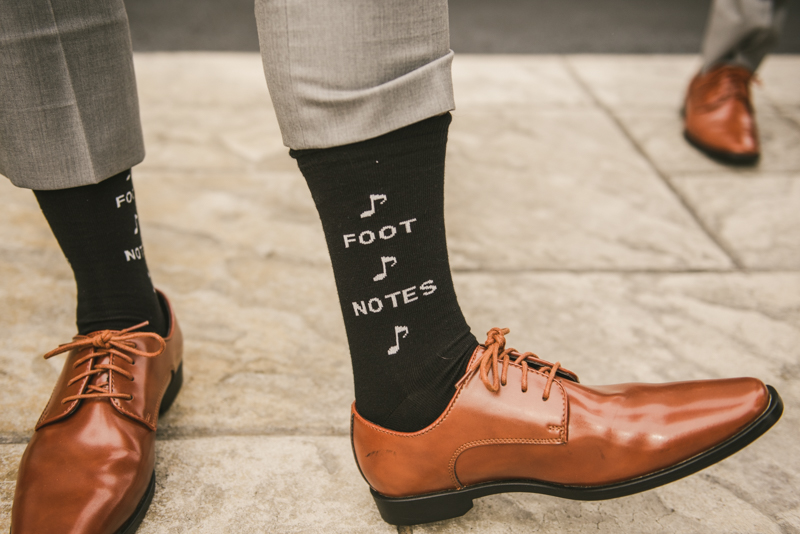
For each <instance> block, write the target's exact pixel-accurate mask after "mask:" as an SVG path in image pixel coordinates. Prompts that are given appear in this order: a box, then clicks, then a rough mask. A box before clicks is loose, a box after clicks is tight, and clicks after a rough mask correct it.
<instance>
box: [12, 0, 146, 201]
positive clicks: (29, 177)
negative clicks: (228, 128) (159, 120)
mask: <svg viewBox="0 0 800 534" xmlns="http://www.w3.org/2000/svg"><path fill="white" fill-rule="evenodd" d="M143 158H144V143H143V140H142V132H141V126H140V122H139V104H138V100H137V96H136V80H135V78H134V72H133V59H132V52H131V41H130V34H129V31H128V17H127V14H126V12H125V6H124V5H123V3H122V0H25V1H18V0H3V1H2V2H0V174H3V175H5V176H7V177H8V178H9V179H10V180H11V181H12V182H13V183H14V184H15V185H17V186H20V187H26V188H30V189H40V190H49V189H63V188H68V187H76V186H80V185H87V184H92V183H97V182H100V181H102V180H105V179H106V178H108V177H110V176H113V175H114V174H117V173H119V172H121V171H123V170H125V169H128V168H130V167H132V166H133V165H135V164H137V163H139V162H141V161H142V159H143Z"/></svg>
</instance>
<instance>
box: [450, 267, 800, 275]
mask: <svg viewBox="0 0 800 534" xmlns="http://www.w3.org/2000/svg"><path fill="white" fill-rule="evenodd" d="M450 270H451V271H452V272H453V273H454V274H493V275H503V274H507V275H517V274H575V275H592V274H620V275H626V274H630V275H680V274H797V273H800V269H784V268H776V269H761V268H755V269H749V268H748V269H747V270H744V269H702V268H685V269H679V268H675V269H633V268H632V269H624V268H623V269H614V268H608V269H603V268H587V269H580V268H578V269H570V268H568V267H564V268H548V267H542V268H537V267H508V268H502V267H501V268H485V267H452V268H451V269H450Z"/></svg>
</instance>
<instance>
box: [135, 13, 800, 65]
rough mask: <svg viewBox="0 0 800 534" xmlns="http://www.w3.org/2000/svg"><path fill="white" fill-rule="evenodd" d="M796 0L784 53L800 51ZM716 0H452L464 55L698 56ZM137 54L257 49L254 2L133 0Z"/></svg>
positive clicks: (455, 41)
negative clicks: (603, 54) (705, 27)
mask: <svg viewBox="0 0 800 534" xmlns="http://www.w3.org/2000/svg"><path fill="white" fill-rule="evenodd" d="M796 4H797V2H796V1H795V2H790V5H789V17H788V20H787V21H786V26H785V28H784V31H783V37H782V41H781V43H780V45H779V46H778V48H777V50H776V51H775V52H776V53H778V54H781V53H783V54H787V53H790V54H796V53H800V9H797V7H796ZM709 5H710V0H602V1H599V0H451V1H450V36H451V45H452V48H453V50H455V51H456V52H464V53H473V54H481V53H488V54H575V53H610V54H659V53H666V54H676V53H682V54H685V53H696V52H698V51H699V49H700V41H701V39H702V35H703V29H704V26H705V22H706V17H707V14H708V8H709ZM126 6H127V8H128V16H129V17H130V24H131V32H132V38H133V48H134V50H137V51H156V50H159V51H168V50H172V51H174V50H228V51H241V52H247V51H257V50H258V36H257V35H256V25H255V19H254V17H253V0H224V1H222V0H127V1H126Z"/></svg>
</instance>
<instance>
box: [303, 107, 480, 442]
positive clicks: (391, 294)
mask: <svg viewBox="0 0 800 534" xmlns="http://www.w3.org/2000/svg"><path fill="white" fill-rule="evenodd" d="M449 124H450V114H449V113H448V114H445V115H441V116H438V117H433V118H430V119H426V120H424V121H421V122H419V123H416V124H413V125H411V126H407V127H405V128H401V129H399V130H396V131H394V132H390V133H388V134H385V135H383V136H381V137H377V138H375V139H370V140H367V141H363V142H360V143H355V144H351V145H346V146H340V147H334V148H326V149H316V150H292V151H290V154H291V156H292V157H293V158H295V159H296V160H297V162H298V165H299V167H300V170H301V172H302V173H303V175H304V176H305V178H306V181H307V183H308V186H309V189H310V190H311V194H312V197H313V198H314V202H315V203H316V206H317V211H318V212H319V215H320V219H321V220H322V227H323V230H324V232H325V239H326V241H327V244H328V250H329V252H330V256H331V262H332V263H333V272H334V277H335V279H336V287H337V289H338V293H339V301H340V304H341V308H342V313H343V314H344V323H345V329H346V330H347V339H348V343H349V345H350V354H351V357H352V363H353V375H354V379H355V391H356V406H357V407H358V410H359V413H360V414H361V415H363V416H364V417H366V418H367V419H369V420H370V421H373V422H374V423H376V424H379V425H382V426H384V427H387V428H391V429H393V430H398V431H404V432H413V431H416V430H420V429H422V428H424V427H425V426H427V425H429V424H430V423H432V422H433V421H434V420H435V419H436V418H437V417H438V416H439V415H441V413H442V412H443V411H444V410H445V408H446V407H447V404H448V403H449V402H450V400H451V399H452V397H453V395H454V394H455V388H454V386H455V383H456V382H457V381H458V380H459V379H460V378H461V376H463V374H464V372H465V370H466V365H467V362H468V360H469V357H470V356H471V354H472V352H473V351H474V349H475V347H476V346H477V345H478V342H477V340H476V339H475V337H474V336H473V335H472V333H471V332H470V329H469V326H468V325H467V323H466V321H465V320H464V316H463V314H462V313H461V309H460V308H459V306H458V301H457V299H456V294H455V290H454V288H453V282H452V278H451V275H450V265H449V261H448V257H447V243H446V237H445V226H444V158H445V148H446V144H447V130H448V127H449Z"/></svg>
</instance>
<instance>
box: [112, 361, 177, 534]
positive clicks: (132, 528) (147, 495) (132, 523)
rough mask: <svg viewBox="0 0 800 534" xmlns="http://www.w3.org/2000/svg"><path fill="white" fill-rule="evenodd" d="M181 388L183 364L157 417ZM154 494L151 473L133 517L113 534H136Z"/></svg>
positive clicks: (165, 394) (163, 399) (172, 400)
mask: <svg viewBox="0 0 800 534" xmlns="http://www.w3.org/2000/svg"><path fill="white" fill-rule="evenodd" d="M181 386H183V362H181V364H180V365H179V366H178V370H177V371H175V374H174V375H172V379H171V380H170V381H169V386H167V391H165V392H164V396H163V397H162V398H161V408H159V410H158V415H162V414H163V413H165V412H166V411H167V410H169V408H170V406H172V403H173V402H175V397H177V396H178V392H179V391H180V390H181ZM155 493H156V472H155V471H153V475H152V476H151V477H150V484H148V485H147V491H145V492H144V496H143V497H142V500H141V501H139V504H138V506H136V510H134V512H133V515H131V516H130V517H129V518H128V520H127V521H125V523H124V524H123V525H122V526H121V527H120V528H119V530H117V532H116V533H115V534H133V533H134V532H136V530H137V529H138V528H139V525H141V524H142V521H144V516H145V515H147V510H148V509H149V508H150V503H152V502H153V495H155Z"/></svg>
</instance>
